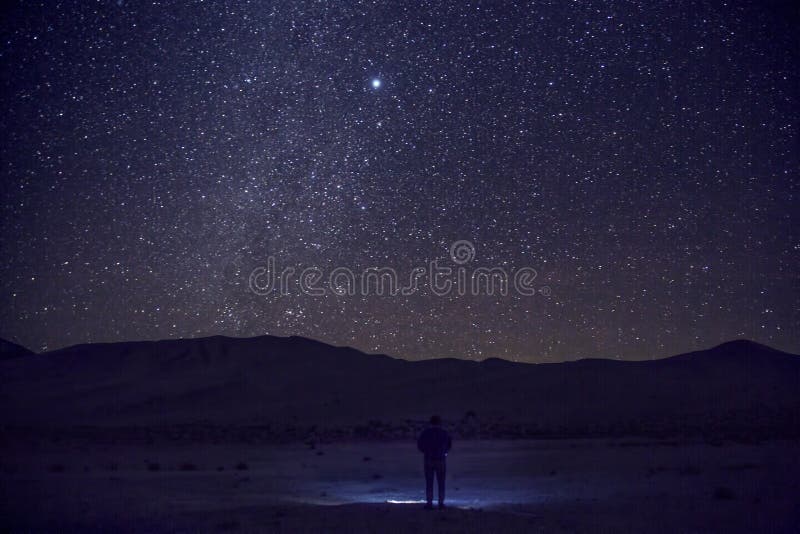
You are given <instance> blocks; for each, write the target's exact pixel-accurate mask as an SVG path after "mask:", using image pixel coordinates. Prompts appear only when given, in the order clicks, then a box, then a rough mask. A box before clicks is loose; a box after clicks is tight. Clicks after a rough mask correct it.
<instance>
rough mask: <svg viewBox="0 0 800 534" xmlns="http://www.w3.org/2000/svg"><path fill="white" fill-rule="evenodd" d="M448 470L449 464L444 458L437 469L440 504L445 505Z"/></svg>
mask: <svg viewBox="0 0 800 534" xmlns="http://www.w3.org/2000/svg"><path fill="white" fill-rule="evenodd" d="M446 472H447V464H446V463H445V461H444V460H442V461H440V462H438V465H437V470H436V482H437V483H438V485H439V506H440V507H443V506H444V478H445V474H446Z"/></svg>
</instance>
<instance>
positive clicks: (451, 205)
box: [0, 0, 800, 362]
mask: <svg viewBox="0 0 800 534" xmlns="http://www.w3.org/2000/svg"><path fill="white" fill-rule="evenodd" d="M787 5H788V4H786V5H785V4H783V3H780V2H775V3H769V2H766V3H765V2H738V1H731V2H718V1H712V2H705V1H703V2H701V1H691V2H686V3H681V4H673V3H667V2H637V1H628V2H606V1H570V2H566V1H560V0H559V1H552V2H484V1H479V2H471V1H461V0H459V1H444V2H432V1H422V2H378V1H339V2H320V1H302V0H301V1H292V2H249V1H243V0H234V1H230V2H208V1H207V2H202V1H199V2H189V3H172V2H148V3H144V2H141V3H140V2H124V1H122V0H119V1H116V2H62V3H51V2H44V3H39V4H36V3H29V2H25V3H21V2H20V3H19V4H18V5H16V6H15V7H9V8H7V10H6V13H5V16H4V17H3V22H2V40H1V41H0V64H1V65H2V91H3V98H2V106H3V115H4V120H3V123H4V127H3V130H2V134H0V135H2V145H1V146H0V165H1V168H2V185H1V186H0V187H2V202H3V211H2V219H0V239H1V240H2V241H0V242H2V248H3V252H4V254H3V262H2V264H0V296H1V297H2V300H3V303H4V304H3V307H2V310H0V324H1V325H2V329H0V336H2V337H5V338H8V339H12V340H16V341H18V342H21V343H23V344H25V345H27V346H29V347H31V348H34V349H37V350H42V349H53V348H58V347H62V346H65V345H71V344H76V343H85V342H97V341H118V340H132V339H158V338H171V337H195V336H203V335H214V334H225V335H237V336H253V335H261V334H276V335H303V336H308V337H313V338H317V339H320V340H322V341H326V342H330V343H335V344H346V345H352V346H355V347H357V348H360V349H363V350H366V351H380V352H385V353H389V354H394V355H400V356H404V357H407V358H412V359H418V358H427V357H436V356H455V357H462V358H472V359H482V358H486V357H490V356H497V357H504V358H510V359H515V360H520V361H534V362H545V361H559V360H564V359H573V358H579V357H615V358H624V359H641V358H648V357H657V356H665V355H668V354H673V353H677V352H682V351H687V350H692V349H695V348H701V347H707V346H709V345H713V344H716V343H720V342H723V341H726V340H729V339H733V338H739V337H746V338H751V339H754V340H757V341H760V342H763V343H767V344H770V345H773V346H776V347H778V348H782V349H784V350H790V351H794V352H800V337H798V330H799V329H798V327H799V326H800V312H799V311H798V310H800V284H798V268H797V265H800V235H798V227H800V226H798V217H797V213H798V210H797V207H796V206H797V196H798V185H797V184H798V177H800V151H799V150H798V146H799V144H798V125H799V122H800V121H798V110H799V109H800V106H798V95H800V90H799V89H800V86H799V85H798V75H797V73H798V72H800V68H799V67H800V65H798V50H800V46H798V45H799V44H800V43H798V36H797V32H796V28H797V27H798V25H797V22H798V14H797V10H796V8H794V7H787ZM460 239H465V240H469V241H471V242H472V243H474V245H475V259H474V261H473V262H472V265H473V266H484V267H492V266H500V267H503V268H507V269H509V270H510V269H512V268H514V267H521V266H529V267H533V268H534V269H536V270H537V272H538V276H537V283H538V284H539V285H540V287H544V286H546V287H548V288H549V289H550V294H549V296H545V295H542V294H537V295H536V296H521V295H518V294H509V295H506V296H502V295H497V294H496V295H475V296H470V295H457V294H451V295H448V296H444V297H440V296H436V295H433V294H431V293H430V292H427V291H420V292H418V293H416V294H413V295H396V296H388V295H383V296H381V295H374V294H372V295H363V296H359V295H345V296H339V295H336V294H333V293H327V294H326V295H324V296H310V295H305V294H302V293H301V292H299V291H293V292H289V294H287V295H281V294H275V293H272V294H269V295H258V294H255V293H254V292H253V291H251V290H250V286H249V283H248V274H249V272H251V271H252V269H253V268H254V267H256V266H258V265H263V264H264V262H265V261H266V258H267V257H269V256H272V257H274V258H276V259H277V261H278V263H280V264H281V265H291V266H295V267H296V268H298V269H302V268H303V267H309V266H316V267H319V268H320V269H322V270H323V271H325V272H330V270H332V269H335V268H336V267H340V266H341V267H346V268H349V269H352V270H359V269H364V268H368V267H376V266H377V267H391V268H393V269H396V270H397V271H398V272H400V273H408V272H409V271H411V269H412V268H413V267H414V266H416V265H423V266H424V265H427V264H428V262H429V261H431V260H434V259H441V260H443V261H446V260H447V259H448V257H449V256H448V250H449V247H450V245H451V243H453V242H455V241H457V240H460ZM402 277H405V275H403V276H402Z"/></svg>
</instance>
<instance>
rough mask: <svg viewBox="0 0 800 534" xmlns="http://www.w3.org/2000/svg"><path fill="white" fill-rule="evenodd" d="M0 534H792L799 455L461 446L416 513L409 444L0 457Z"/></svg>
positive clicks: (651, 444) (796, 525)
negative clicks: (445, 481)
mask: <svg viewBox="0 0 800 534" xmlns="http://www.w3.org/2000/svg"><path fill="white" fill-rule="evenodd" d="M3 449H4V450H3V456H2V471H1V472H2V475H1V476H0V482H1V483H2V485H1V486H0V487H1V488H2V495H0V518H2V519H0V526H2V527H3V528H2V529H0V530H7V531H11V532H28V531H62V532H63V531H98V532H99V531H123V532H143V531H149V532H161V531H183V532H197V531H201V532H224V531H228V532H237V531H240V532H252V531H274V532H367V531H369V532H498V531H499V532H502V531H509V532H516V531H534V532H535V531H543V532H552V531H568V532H575V531H578V532H595V531H609V532H612V531H613V532H620V531H622V532H625V531H637V532H644V531H646V532H676V531H680V532H731V531H739V532H745V531H771V532H796V531H798V529H800V508H798V507H797V502H798V501H799V500H800V482H798V481H800V454H799V453H800V444H798V443H797V442H793V441H773V442H764V443H759V444H752V443H751V444H741V443H731V442H724V443H705V442H676V441H663V440H662V441H647V440H639V439H617V440H550V441H473V442H460V443H457V444H456V447H455V448H454V450H453V453H452V455H451V457H450V463H449V471H450V474H449V494H448V501H449V503H450V507H449V508H448V509H446V510H444V511H439V510H434V511H426V510H423V509H422V505H421V503H419V502H415V501H419V499H420V498H421V494H422V487H421V486H422V480H421V478H422V477H421V475H422V473H421V466H420V465H419V458H418V455H417V453H416V451H415V450H414V447H413V444H410V443H397V442H394V443H369V442H362V443H346V444H331V445H322V446H319V445H318V446H316V447H314V448H311V447H309V446H306V445H302V444H298V445H284V446H256V445H248V444H227V445H226V444H213V445H212V444H205V445H199V444H197V445H192V444H170V443H161V444H159V443H153V444H150V445H136V446H132V445H128V446H126V445H122V444H115V445H109V444H103V445H99V444H96V445H92V444H87V443H82V444H75V443H73V444H65V443H55V444H54V443H47V444H41V443H26V442H14V441H13V440H11V441H7V442H5V443H4V445H3Z"/></svg>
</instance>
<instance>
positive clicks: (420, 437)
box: [417, 430, 425, 452]
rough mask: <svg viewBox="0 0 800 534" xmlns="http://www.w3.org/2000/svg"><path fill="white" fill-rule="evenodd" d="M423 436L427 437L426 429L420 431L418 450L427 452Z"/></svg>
mask: <svg viewBox="0 0 800 534" xmlns="http://www.w3.org/2000/svg"><path fill="white" fill-rule="evenodd" d="M423 437H425V431H424V430H423V431H422V433H420V435H419V437H418V438H417V450H419V452H425V448H424V447H423V439H422V438H423Z"/></svg>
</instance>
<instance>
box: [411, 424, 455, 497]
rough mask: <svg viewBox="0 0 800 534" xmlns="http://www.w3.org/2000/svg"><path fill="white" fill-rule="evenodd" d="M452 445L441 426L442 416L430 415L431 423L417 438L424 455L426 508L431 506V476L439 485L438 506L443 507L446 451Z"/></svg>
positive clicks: (418, 446) (418, 445)
mask: <svg viewBox="0 0 800 534" xmlns="http://www.w3.org/2000/svg"><path fill="white" fill-rule="evenodd" d="M452 446H453V440H452V439H451V438H450V434H448V433H447V431H446V430H445V429H443V428H442V418H441V417H439V416H438V415H434V416H433V417H431V424H430V426H428V428H426V429H425V430H423V431H422V434H420V436H419V439H418V440H417V448H418V449H419V451H420V452H421V453H422V454H424V455H425V497H427V500H428V503H427V504H426V505H425V509H426V510H430V509H432V508H433V477H434V475H436V483H437V485H438V486H439V508H444V477H445V471H446V470H447V469H446V468H447V453H448V452H449V451H450V448H451V447H452Z"/></svg>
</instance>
